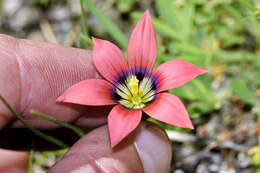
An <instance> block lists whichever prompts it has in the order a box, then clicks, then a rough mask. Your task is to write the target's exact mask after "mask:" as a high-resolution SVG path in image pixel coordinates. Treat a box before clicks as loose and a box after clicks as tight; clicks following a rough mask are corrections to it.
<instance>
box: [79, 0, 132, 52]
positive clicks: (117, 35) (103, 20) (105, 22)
mask: <svg viewBox="0 0 260 173" xmlns="http://www.w3.org/2000/svg"><path fill="white" fill-rule="evenodd" d="M83 6H84V8H87V9H88V10H89V11H90V12H91V14H92V15H93V16H94V17H95V18H96V19H97V20H98V21H99V22H100V24H101V25H102V26H103V27H104V28H106V30H107V32H108V33H109V34H110V35H111V36H112V37H113V38H114V39H115V40H116V42H117V43H118V44H119V45H120V46H121V47H122V48H124V49H127V42H128V41H127V38H126V36H125V35H124V34H123V32H122V31H121V30H120V29H119V28H118V27H117V26H116V25H115V24H114V23H113V22H112V21H111V20H110V19H109V18H108V17H107V16H105V15H104V14H103V13H102V11H101V10H99V9H98V8H97V7H96V6H95V4H94V3H93V2H92V0H83Z"/></svg>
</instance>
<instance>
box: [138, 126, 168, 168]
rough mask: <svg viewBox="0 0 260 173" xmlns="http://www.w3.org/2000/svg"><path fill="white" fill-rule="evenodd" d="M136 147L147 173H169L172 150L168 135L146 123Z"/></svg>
mask: <svg viewBox="0 0 260 173" xmlns="http://www.w3.org/2000/svg"><path fill="white" fill-rule="evenodd" d="M135 147H136V149H137V152H138V154H139V156H140V159H141V161H142V163H143V167H144V170H145V173H158V172H160V173H168V172H169V169H170V164H171V157H172V150H171V145H170V143H169V140H168V137H167V136H166V134H165V133H164V132H163V131H162V130H161V129H160V128H159V127H157V126H155V125H153V124H151V123H145V124H144V125H143V126H142V127H141V132H140V133H139V134H138V136H137V138H136V142H135Z"/></svg>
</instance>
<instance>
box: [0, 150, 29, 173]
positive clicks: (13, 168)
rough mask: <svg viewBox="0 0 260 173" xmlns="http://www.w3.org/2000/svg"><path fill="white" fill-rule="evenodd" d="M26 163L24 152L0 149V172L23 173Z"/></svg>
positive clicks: (26, 157) (26, 156)
mask: <svg viewBox="0 0 260 173" xmlns="http://www.w3.org/2000/svg"><path fill="white" fill-rule="evenodd" d="M27 162H28V154H27V153H26V152H18V151H9V150H2V149H0V172H2V173H25V172H26V169H27Z"/></svg>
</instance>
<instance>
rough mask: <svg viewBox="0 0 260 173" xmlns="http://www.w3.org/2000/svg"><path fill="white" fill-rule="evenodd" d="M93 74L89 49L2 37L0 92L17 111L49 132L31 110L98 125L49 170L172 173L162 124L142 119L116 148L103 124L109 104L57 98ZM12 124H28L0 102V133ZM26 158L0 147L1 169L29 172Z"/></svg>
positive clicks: (85, 125) (46, 124) (52, 127)
mask: <svg viewBox="0 0 260 173" xmlns="http://www.w3.org/2000/svg"><path fill="white" fill-rule="evenodd" d="M88 78H99V75H98V73H97V72H96V70H95V68H94V67H93V65H92V62H91V53H90V52H89V51H86V50H82V49H76V48H70V47H64V46H60V45H55V44H50V43H44V42H39V41H30V40H23V39H16V38H13V37H10V36H6V35H0V81H1V82H0V94H1V95H2V96H3V97H4V98H5V99H6V100H8V102H9V103H10V104H11V105H12V107H13V108H14V109H15V110H16V111H18V112H20V113H21V114H22V116H23V117H24V118H25V119H26V120H27V121H28V122H29V123H30V124H31V125H33V126H34V127H37V128H40V129H44V130H49V131H55V129H56V128H57V126H56V125H54V124H52V123H50V122H48V121H45V120H43V119H40V118H38V117H35V116H32V115H30V113H29V111H30V110H31V109H35V110H38V111H41V112H44V113H46V114H49V115H51V116H53V117H55V118H56V119H60V120H62V121H65V122H70V123H74V124H76V125H79V126H81V127H83V128H87V129H94V128H95V129H94V130H92V131H90V132H89V133H88V134H86V135H85V136H84V137H82V138H81V139H79V140H78V141H77V142H76V143H75V144H74V145H73V146H72V147H71V148H70V150H69V152H68V153H67V154H66V155H65V156H64V157H63V158H62V159H61V160H60V161H58V162H57V163H56V164H55V165H54V166H53V167H52V168H51V169H50V170H49V172H50V173H56V172H57V173H58V172H63V173H81V172H88V173H117V172H120V173H121V172H122V173H145V172H146V173H157V172H160V173H167V172H169V167H170V161H171V157H172V155H171V153H172V152H171V147H170V146H171V145H170V143H169V140H168V138H167V136H166V135H165V133H164V132H163V131H162V130H161V129H160V128H158V127H157V126H155V125H153V124H150V123H146V122H143V123H142V124H141V125H139V126H138V128H137V129H136V130H135V131H134V132H133V133H131V134H130V135H129V136H128V137H127V138H126V139H125V140H123V141H122V142H121V143H120V144H119V145H118V146H117V147H116V148H114V149H113V150H112V149H111V147H110V142H109V137H108V129H107V126H106V125H104V124H105V123H106V116H107V114H108V112H109V111H110V109H111V108H110V107H87V106H80V105H73V104H57V103H56V102H55V100H56V98H57V97H58V96H60V95H61V94H62V93H63V92H64V91H65V90H66V89H67V88H69V87H70V86H71V85H73V84H75V83H77V82H79V81H81V80H85V79H88ZM7 125H8V128H10V129H15V128H17V127H19V128H21V127H23V125H22V124H21V123H20V122H19V121H16V120H14V117H13V116H12V114H11V113H10V112H9V111H8V110H7V109H6V107H5V106H4V105H3V104H2V103H0V129H2V130H0V134H1V132H2V133H3V128H4V127H6V126H7ZM97 127H98V128H97ZM4 129H6V128H4ZM18 131H19V130H18ZM1 136H3V135H0V137H1ZM7 136H8V138H10V139H12V138H14V136H13V135H7ZM26 140H27V139H26ZM0 141H1V138H0ZM25 142H26V141H25ZM21 143H22V142H21ZM28 143H29V142H28ZM18 144H19V143H18ZM0 146H1V145H0ZM9 146H10V145H9ZM14 149H15V148H14ZM16 149H17V148H16ZM1 158H4V159H1ZM27 159H28V155H27V153H26V152H18V151H15V152H14V151H7V150H4V149H0V172H4V173H8V172H10V173H22V172H26V169H27Z"/></svg>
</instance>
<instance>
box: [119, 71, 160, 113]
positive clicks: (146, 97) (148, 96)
mask: <svg viewBox="0 0 260 173" xmlns="http://www.w3.org/2000/svg"><path fill="white" fill-rule="evenodd" d="M139 78H140V77H139ZM139 78H138V77H137V75H133V74H131V75H129V76H127V77H126V78H125V79H123V80H122V81H121V82H120V83H119V84H118V85H117V86H116V87H115V90H114V95H116V97H115V99H116V101H117V102H118V103H120V104H121V105H123V106H124V107H126V108H129V109H141V108H143V107H145V106H147V105H148V104H149V103H150V102H151V101H153V99H154V98H155V94H156V92H155V87H154V84H153V82H152V80H151V78H150V76H147V77H145V76H142V77H141V79H139Z"/></svg>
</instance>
